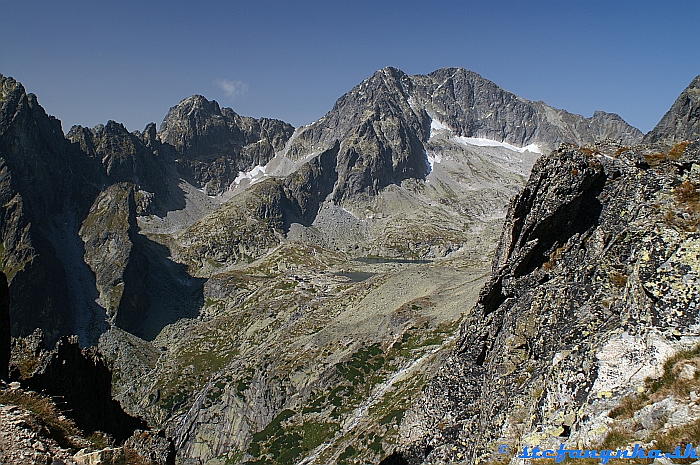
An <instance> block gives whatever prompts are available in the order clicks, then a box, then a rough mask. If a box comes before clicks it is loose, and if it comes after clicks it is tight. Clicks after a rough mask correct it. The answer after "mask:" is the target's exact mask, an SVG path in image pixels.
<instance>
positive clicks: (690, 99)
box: [644, 75, 700, 144]
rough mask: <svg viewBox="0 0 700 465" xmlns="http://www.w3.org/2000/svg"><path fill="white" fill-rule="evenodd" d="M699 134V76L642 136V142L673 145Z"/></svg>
mask: <svg viewBox="0 0 700 465" xmlns="http://www.w3.org/2000/svg"><path fill="white" fill-rule="evenodd" d="M698 134H700V75H699V76H696V77H695V79H693V81H692V82H691V83H690V84H688V87H686V88H685V90H684V91H683V92H681V94H680V95H679V96H678V98H677V99H676V101H675V102H674V103H673V105H672V106H671V108H670V109H669V110H668V112H666V114H665V115H664V117H663V118H661V121H659V123H658V124H657V125H656V126H654V129H652V130H651V131H649V133H648V134H646V135H645V136H644V142H645V143H647V144H652V143H674V142H680V141H684V140H688V139H693V138H697V137H698Z"/></svg>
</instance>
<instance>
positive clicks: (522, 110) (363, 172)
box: [286, 67, 642, 199]
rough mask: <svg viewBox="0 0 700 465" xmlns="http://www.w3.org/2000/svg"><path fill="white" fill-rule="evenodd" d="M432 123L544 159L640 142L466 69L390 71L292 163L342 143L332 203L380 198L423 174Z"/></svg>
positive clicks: (325, 122) (608, 122) (618, 128)
mask: <svg viewBox="0 0 700 465" xmlns="http://www.w3.org/2000/svg"><path fill="white" fill-rule="evenodd" d="M433 119H435V120H437V121H438V122H440V123H442V124H444V125H446V126H447V127H449V128H450V129H451V130H452V131H454V132H455V134H456V135H458V136H463V137H474V138H485V139H491V140H494V141H497V142H506V143H509V144H513V145H515V146H518V147H525V146H527V145H530V144H538V145H540V146H541V149H542V151H544V152H546V151H548V150H551V149H552V148H555V147H556V146H557V145H558V144H559V143H562V142H568V143H576V144H577V145H583V144H587V143H592V142H594V141H596V140H602V139H606V138H611V139H615V140H618V139H619V140H622V141H623V143H626V144H632V143H636V142H639V141H640V139H641V137H642V133H641V132H640V131H639V130H637V129H635V128H633V127H631V126H629V125H628V124H627V123H625V122H624V121H623V120H622V119H621V118H620V117H619V116H617V115H615V114H609V113H604V112H595V113H594V115H593V116H592V117H591V118H583V117H582V116H579V115H574V114H570V113H567V112H566V111H563V110H557V109H554V108H552V107H549V106H547V105H546V104H544V103H543V102H530V101H528V100H525V99H523V98H520V97H517V96H516V95H514V94H512V93H510V92H507V91H505V90H503V89H501V88H500V87H498V86H497V85H496V84H494V83H493V82H491V81H488V80H486V79H484V78H482V77H481V76H479V75H478V74H476V73H473V72H471V71H467V70H465V69H462V68H443V69H440V70H437V71H435V72H433V73H430V74H428V75H425V76H423V75H416V76H409V75H407V74H405V73H404V72H402V71H401V70H398V69H396V68H391V67H387V68H384V69H382V70H379V71H377V72H375V73H374V74H373V75H372V76H371V77H369V78H367V79H366V80H364V81H363V82H362V83H360V84H359V85H358V86H356V87H355V88H353V89H352V90H351V91H350V92H348V93H347V94H345V95H344V96H342V97H341V98H340V99H338V101H337V102H336V104H335V105H334V107H333V109H332V110H331V111H330V112H329V113H328V114H326V115H325V116H323V117H322V118H321V119H319V120H318V121H317V122H315V123H312V124H311V125H309V126H306V127H303V128H300V129H299V130H298V134H296V135H295V137H293V138H292V140H291V141H290V144H289V146H288V147H287V149H286V155H287V156H288V157H289V158H291V159H293V160H296V159H299V158H303V157H305V156H308V154H309V153H317V152H318V151H321V150H326V149H327V148H329V147H330V146H331V145H332V144H334V143H335V141H336V140H339V141H341V147H340V153H339V157H338V169H337V171H338V175H339V181H338V186H337V187H336V190H335V191H334V198H336V199H340V198H342V197H343V196H344V195H352V194H354V193H357V192H361V191H363V190H364V189H370V190H372V191H374V192H376V191H377V190H378V189H379V188H381V187H384V186H385V185H387V184H388V183H392V182H393V183H397V182H400V181H401V180H402V179H405V178H407V177H420V176H421V175H423V174H424V173H425V163H424V151H425V147H424V146H423V144H424V143H425V142H427V141H428V139H429V138H430V133H431V122H432V120H433Z"/></svg>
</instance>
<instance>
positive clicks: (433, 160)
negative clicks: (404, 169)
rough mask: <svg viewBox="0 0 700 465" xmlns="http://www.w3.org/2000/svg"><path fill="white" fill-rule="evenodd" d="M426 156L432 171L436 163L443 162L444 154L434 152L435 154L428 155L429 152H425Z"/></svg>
mask: <svg viewBox="0 0 700 465" xmlns="http://www.w3.org/2000/svg"><path fill="white" fill-rule="evenodd" d="M425 158H427V159H428V164H429V165H430V172H431V173H432V171H433V168H434V166H435V163H440V162H442V156H441V155H439V154H434V155H428V153H426V154H425Z"/></svg>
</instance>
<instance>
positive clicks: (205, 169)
mask: <svg viewBox="0 0 700 465" xmlns="http://www.w3.org/2000/svg"><path fill="white" fill-rule="evenodd" d="M293 132H294V128H293V127H292V126H290V125H289V124H287V123H284V122H283V121H280V120H276V119H268V118H260V119H258V120H256V119H254V118H248V117H245V116H240V115H238V114H236V113H235V112H234V111H233V110H231V109H230V108H223V109H222V108H220V107H219V104H218V103H216V101H209V100H207V99H205V98H204V97H202V96H201V95H193V96H192V97H188V98H186V99H185V100H183V101H182V102H180V103H179V104H178V105H176V106H174V107H172V108H171V109H170V111H169V112H168V115H167V116H166V117H165V119H164V120H163V124H162V125H161V128H160V132H159V133H158V138H159V139H160V140H161V141H162V142H163V143H165V144H169V145H171V146H172V147H174V148H175V150H176V151H177V154H178V159H177V164H178V168H179V169H180V172H181V173H182V174H183V175H184V176H185V177H186V179H188V180H189V181H190V182H191V183H192V184H194V185H196V186H197V187H200V188H204V189H205V191H206V192H207V193H209V194H210V195H214V194H217V193H220V192H222V191H224V190H226V189H227V188H228V187H229V185H230V184H231V183H232V182H233V181H234V180H235V179H236V176H238V173H239V172H241V171H242V172H245V171H248V170H249V169H250V168H252V167H254V166H256V165H259V166H264V165H266V164H267V162H268V161H269V160H270V159H271V158H272V157H273V156H274V155H275V152H276V151H278V150H280V149H281V148H282V147H284V144H285V143H286V142H287V140H288V139H289V137H290V136H291V135H292V133H293Z"/></svg>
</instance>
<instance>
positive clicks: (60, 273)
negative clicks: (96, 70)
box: [0, 75, 94, 339]
mask: <svg viewBox="0 0 700 465" xmlns="http://www.w3.org/2000/svg"><path fill="white" fill-rule="evenodd" d="M0 157H1V158H2V160H0V184H1V188H0V196H2V211H1V213H0V216H1V217H2V225H1V226H2V231H1V234H2V241H3V247H2V250H1V251H0V256H1V260H2V268H3V272H4V273H5V275H6V276H7V277H8V281H9V282H10V288H11V292H12V294H13V296H14V298H13V301H12V304H11V309H10V314H11V321H12V328H13V329H12V332H13V334H23V335H24V334H29V333H31V331H32V330H33V329H34V328H36V327H37V326H39V327H42V328H44V329H45V330H46V332H47V335H49V337H50V338H54V339H55V338H56V337H57V336H58V335H59V334H66V333H68V332H70V331H71V330H72V326H73V320H74V317H75V315H74V314H73V312H72V308H71V307H72V305H71V296H70V293H69V292H68V288H69V287H68V284H67V281H66V275H65V271H64V269H63V266H62V264H61V261H60V258H59V256H58V254H57V250H56V248H55V246H54V244H52V242H51V240H50V236H51V234H50V230H51V229H53V225H52V222H51V218H55V217H57V216H61V215H62V214H64V213H66V212H69V211H71V210H72V211H75V210H78V211H80V210H81V209H84V208H85V201H86V200H87V199H89V197H90V195H91V192H94V191H92V190H91V189H90V188H89V186H85V185H84V184H81V183H79V182H78V174H79V173H81V171H82V169H83V167H82V163H81V161H82V159H81V157H80V156H79V154H76V153H75V152H74V151H73V150H72V149H71V147H70V145H69V144H68V143H67V142H66V140H65V139H64V138H63V133H62V132H61V124H60V122H59V121H58V120H56V119H55V118H52V117H49V116H47V115H46V113H45V112H44V110H43V109H42V108H41V106H39V104H38V102H37V99H36V96H34V95H33V94H26V93H25V90H24V88H23V87H22V85H21V84H19V83H18V82H16V81H15V80H13V79H11V78H5V77H4V76H1V75H0ZM61 226H63V224H61Z"/></svg>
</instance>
